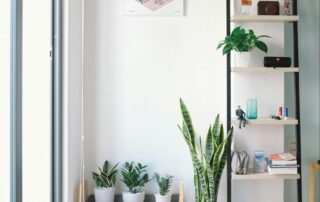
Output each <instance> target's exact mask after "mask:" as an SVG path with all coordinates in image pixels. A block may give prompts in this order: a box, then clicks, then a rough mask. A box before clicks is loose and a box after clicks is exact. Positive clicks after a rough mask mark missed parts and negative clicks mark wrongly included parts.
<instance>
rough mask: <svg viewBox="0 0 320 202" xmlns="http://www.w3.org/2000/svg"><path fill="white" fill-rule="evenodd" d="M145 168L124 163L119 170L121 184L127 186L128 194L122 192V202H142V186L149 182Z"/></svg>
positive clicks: (132, 163) (143, 195)
mask: <svg viewBox="0 0 320 202" xmlns="http://www.w3.org/2000/svg"><path fill="white" fill-rule="evenodd" d="M146 168H147V166H146V165H142V164H141V163H138V164H137V165H135V163H134V162H131V163H129V162H126V163H125V164H124V166H123V168H122V170H121V173H122V177H123V179H122V182H123V183H124V184H125V185H126V186H127V188H128V191H129V192H123V194H122V197H123V201H124V202H143V201H144V197H145V192H144V190H143V189H144V186H145V184H146V183H147V182H149V181H150V179H149V175H148V173H147V170H146Z"/></svg>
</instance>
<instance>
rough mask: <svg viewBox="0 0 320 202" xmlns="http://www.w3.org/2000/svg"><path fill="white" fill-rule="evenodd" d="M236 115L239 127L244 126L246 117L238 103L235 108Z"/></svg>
mask: <svg viewBox="0 0 320 202" xmlns="http://www.w3.org/2000/svg"><path fill="white" fill-rule="evenodd" d="M236 116H237V119H238V120H239V129H241V126H243V127H246V123H247V118H246V113H245V112H244V111H243V110H242V109H241V106H240V105H239V106H238V108H237V110H236Z"/></svg>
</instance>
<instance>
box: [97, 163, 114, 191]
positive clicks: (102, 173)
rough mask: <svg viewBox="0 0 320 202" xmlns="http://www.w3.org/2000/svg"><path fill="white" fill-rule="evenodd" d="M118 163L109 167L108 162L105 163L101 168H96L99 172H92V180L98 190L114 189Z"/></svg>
mask: <svg viewBox="0 0 320 202" xmlns="http://www.w3.org/2000/svg"><path fill="white" fill-rule="evenodd" d="M117 166H118V163H117V164H116V165H115V166H113V167H112V168H111V167H110V164H109V162H108V161H105V162H104V164H103V168H102V169H101V168H100V167H98V170H99V172H92V178H93V180H94V181H95V183H96V186H97V187H99V188H108V187H115V185H116V181H117V172H118V170H117Z"/></svg>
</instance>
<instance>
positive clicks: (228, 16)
mask: <svg viewBox="0 0 320 202" xmlns="http://www.w3.org/2000/svg"><path fill="white" fill-rule="evenodd" d="M231 1H232V0H226V19H227V20H226V25H227V26H226V33H227V35H229V34H230V32H231V23H232V22H231V12H230V10H231V9H230V6H231ZM292 14H293V16H298V5H297V0H292ZM255 21H259V20H257V19H255ZM288 21H290V20H285V21H284V22H288ZM290 23H292V24H293V64H294V67H296V68H299V46H298V42H299V41H298V20H293V21H292V22H290ZM231 72H232V71H231V56H230V54H228V55H227V130H228V131H229V130H230V129H231V127H232V118H231V117H232V116H231V114H232V112H231V98H232V97H231ZM292 73H294V89H295V97H294V100H295V119H296V120H297V124H295V127H296V130H295V132H296V146H297V148H296V155H297V163H298V165H300V166H299V168H298V175H299V178H298V179H297V199H298V202H302V175H301V173H302V172H301V128H300V90H299V71H294V72H292ZM231 143H232V142H231V140H230V139H229V140H228V143H227V150H228V158H227V201H228V202H231V201H232V180H233V179H232V177H233V175H232V169H231V152H232V151H231Z"/></svg>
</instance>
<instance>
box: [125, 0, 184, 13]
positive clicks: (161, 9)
mask: <svg viewBox="0 0 320 202" xmlns="http://www.w3.org/2000/svg"><path fill="white" fill-rule="evenodd" d="M124 15H126V16H183V15H184V0H124Z"/></svg>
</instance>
